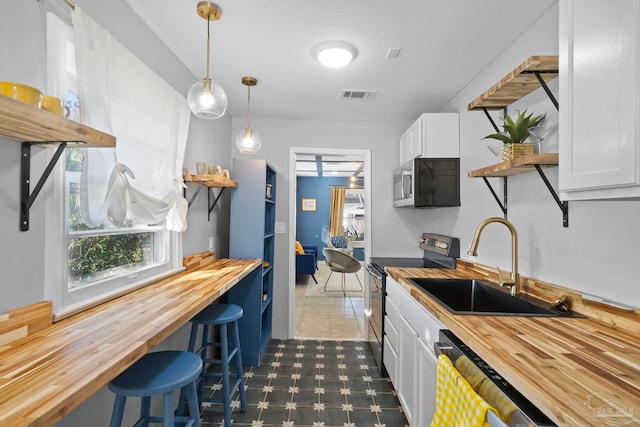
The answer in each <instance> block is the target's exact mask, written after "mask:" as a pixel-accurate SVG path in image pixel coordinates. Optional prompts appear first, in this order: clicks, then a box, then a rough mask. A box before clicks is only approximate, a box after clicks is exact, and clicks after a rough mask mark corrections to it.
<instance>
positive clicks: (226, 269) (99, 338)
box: [0, 259, 261, 426]
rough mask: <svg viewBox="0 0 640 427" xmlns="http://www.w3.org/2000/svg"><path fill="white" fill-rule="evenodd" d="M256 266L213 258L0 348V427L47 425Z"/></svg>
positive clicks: (252, 262) (257, 262) (256, 262)
mask: <svg viewBox="0 0 640 427" xmlns="http://www.w3.org/2000/svg"><path fill="white" fill-rule="evenodd" d="M260 263H261V260H259V259H220V260H212V261H210V262H207V263H203V265H196V266H193V265H191V266H189V265H188V266H187V270H186V271H184V272H181V273H178V274H176V275H173V276H171V277H168V278H166V279H163V280H160V281H158V282H156V283H153V284H150V285H148V286H146V287H144V288H141V289H138V290H136V291H133V292H131V293H129V294H126V295H124V296H121V297H118V298H116V299H113V300H111V301H108V302H105V303H103V304H100V305H98V306H96V307H94V308H91V309H88V310H85V311H83V312H81V313H78V314H76V315H73V316H71V317H68V318H66V319H64V320H61V321H59V322H56V323H54V324H53V325H52V326H50V327H48V328H46V329H44V330H42V331H38V332H36V333H34V334H31V335H28V336H27V337H25V338H21V339H18V340H16V341H13V342H11V343H9V344H6V345H3V346H0V426H49V425H53V424H54V423H56V422H57V421H59V420H60V419H62V417H64V416H65V415H66V414H68V413H69V412H71V411H72V410H73V409H74V408H76V407H77V406H79V405H80V403H82V402H83V401H84V400H86V399H87V398H89V397H90V396H91V395H92V394H93V393H95V392H96V391H98V390H99V389H100V388H102V387H104V386H105V385H106V384H107V383H108V382H109V381H111V379H113V378H115V377H116V376H117V375H118V374H120V373H121V372H122V371H124V370H125V369H126V368H127V367H129V366H131V365H132V364H133V363H134V362H135V361H136V360H138V359H140V358H141V357H142V356H143V355H144V354H146V353H147V352H149V351H150V350H151V349H152V348H153V347H154V346H156V345H157V344H158V343H160V342H161V341H162V340H164V339H165V338H167V337H168V336H169V335H171V334H172V333H174V332H175V331H176V330H178V329H179V328H180V327H181V326H182V325H184V324H185V323H187V322H188V321H189V320H190V319H191V318H192V317H193V316H194V315H196V314H197V313H198V312H200V311H201V310H202V309H204V308H205V307H206V306H207V305H209V304H211V303H212V302H214V301H215V300H216V299H217V298H218V297H220V296H221V295H222V294H224V293H225V292H226V291H228V290H229V289H231V288H232V287H233V286H234V285H236V284H237V283H238V282H240V281H241V280H242V279H243V278H244V277H246V276H247V275H248V274H249V273H251V272H252V271H253V270H255V269H256V268H257V267H258V266H259V265H260Z"/></svg>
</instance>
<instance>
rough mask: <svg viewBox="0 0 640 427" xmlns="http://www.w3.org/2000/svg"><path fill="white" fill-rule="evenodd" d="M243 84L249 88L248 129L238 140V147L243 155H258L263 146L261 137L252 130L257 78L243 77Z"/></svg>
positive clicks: (239, 135)
mask: <svg viewBox="0 0 640 427" xmlns="http://www.w3.org/2000/svg"><path fill="white" fill-rule="evenodd" d="M241 81H242V84H243V85H245V86H246V87H247V127H246V128H245V129H243V130H242V131H241V132H240V133H239V134H238V137H237V138H236V147H238V150H239V151H240V152H241V153H243V154H256V153H257V152H258V151H259V150H260V147H261V146H262V139H261V138H260V135H258V134H257V133H256V132H254V130H253V129H251V86H255V85H257V84H258V80H256V78H255V77H249V76H246V77H243V78H242V80H241Z"/></svg>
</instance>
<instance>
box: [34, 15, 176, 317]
mask: <svg viewBox="0 0 640 427" xmlns="http://www.w3.org/2000/svg"><path fill="white" fill-rule="evenodd" d="M54 15H55V14H54ZM56 18H57V19H60V18H59V17H57V16H56ZM63 22H64V21H63ZM67 25H68V24H67ZM51 72H52V73H53V72H56V71H51ZM51 77H52V76H48V79H47V80H48V81H49V82H51V81H52V80H53V81H56V80H57V79H52V78H51ZM65 79H66V78H65ZM55 92H57V91H54V92H51V93H55ZM87 149H90V148H87ZM53 154H54V151H53V150H49V149H44V150H41V153H35V155H34V160H35V159H37V158H42V157H44V158H45V161H46V162H48V161H50V160H51V158H52V157H53ZM65 157H66V156H61V157H60V160H59V161H58V162H57V164H56V165H55V167H54V169H53V171H52V173H51V175H50V177H49V180H48V182H47V184H46V185H45V194H46V197H45V199H46V200H45V205H46V214H45V215H44V216H45V218H44V228H45V229H44V236H45V239H44V271H45V277H44V298H45V299H46V300H50V301H52V303H53V312H54V320H60V319H62V318H64V317H67V316H69V315H72V314H75V313H77V312H79V311H82V310H84V309H87V308H90V307H92V306H95V305H97V304H100V303H102V302H104V301H107V300H109V299H113V298H116V297H118V296H121V295H124V294H126V293H128V292H132V291H134V290H135V289H138V288H141V287H144V286H146V285H148V284H150V283H153V282H156V281H158V280H161V279H162V278H165V277H168V276H171V275H173V274H176V273H178V272H180V271H183V270H184V267H183V266H182V239H181V235H180V233H178V232H175V231H169V230H166V229H164V230H157V227H156V228H155V229H154V230H149V231H154V232H158V233H163V234H164V239H165V242H164V245H163V246H164V248H163V250H165V251H166V259H165V261H164V262H161V263H158V264H155V265H152V266H144V267H142V268H140V269H138V270H136V271H135V272H129V273H127V274H122V275H118V276H113V277H107V278H102V279H98V280H96V281H95V282H93V283H92V284H87V285H83V286H78V287H74V288H69V286H68V257H69V253H68V248H69V238H70V232H69V226H68V223H67V200H66V187H67V180H66V159H65ZM100 234H104V231H102V230H101V231H100ZM109 234H122V230H121V229H116V230H114V233H109Z"/></svg>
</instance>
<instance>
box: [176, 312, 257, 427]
mask: <svg viewBox="0 0 640 427" xmlns="http://www.w3.org/2000/svg"><path fill="white" fill-rule="evenodd" d="M241 317H242V307H240V306H237V305H235V304H218V303H214V304H211V305H209V306H208V307H207V308H205V309H204V310H202V311H201V312H200V313H198V314H196V315H195V317H194V318H193V319H191V337H190V339H189V351H190V352H193V353H195V354H199V355H200V357H201V358H202V361H203V363H204V369H203V370H202V373H201V374H200V379H199V381H198V396H199V397H200V402H214V403H222V404H223V405H224V425H225V427H229V426H231V397H232V396H233V394H234V393H235V392H236V390H238V392H239V394H240V410H241V411H242V412H246V411H247V399H246V396H245V390H244V375H243V372H242V355H241V353H240V334H239V332H238V319H240V318H241ZM200 325H202V341H201V346H200V348H199V349H196V341H197V335H198V329H199V327H200ZM227 325H231V332H230V333H229V332H228V331H227ZM209 326H218V327H219V330H220V333H219V338H220V340H219V341H209ZM229 338H231V343H230V342H229ZM210 347H214V348H219V349H220V359H216V358H211V357H209V355H208V354H207V353H208V352H207V350H208V349H209V348H210ZM234 357H235V363H236V378H235V382H234V383H233V385H231V384H230V379H229V377H230V372H229V362H230V361H231V360H232V359H233V358H234ZM214 364H215V365H220V371H221V372H210V371H209V370H208V369H207V367H208V366H210V365H214ZM206 378H222V395H223V398H222V402H220V401H219V400H214V399H211V398H208V397H205V396H203V391H204V382H205V379H206ZM181 396H184V394H183V395H181ZM182 399H183V397H181V402H182V401H183V400H182ZM182 406H183V405H180V407H181V408H182Z"/></svg>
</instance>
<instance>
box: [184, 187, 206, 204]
mask: <svg viewBox="0 0 640 427" xmlns="http://www.w3.org/2000/svg"><path fill="white" fill-rule="evenodd" d="M202 187H204V183H202V182H201V183H200V184H199V185H198V188H196V191H195V192H194V193H193V195H191V198H190V199H189V204H188V205H187V208H190V207H191V205H192V204H193V201H194V200H195V199H196V196H197V195H198V193H199V192H200V190H202ZM184 197H185V198H186V197H187V188H186V187H185V189H184Z"/></svg>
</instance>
